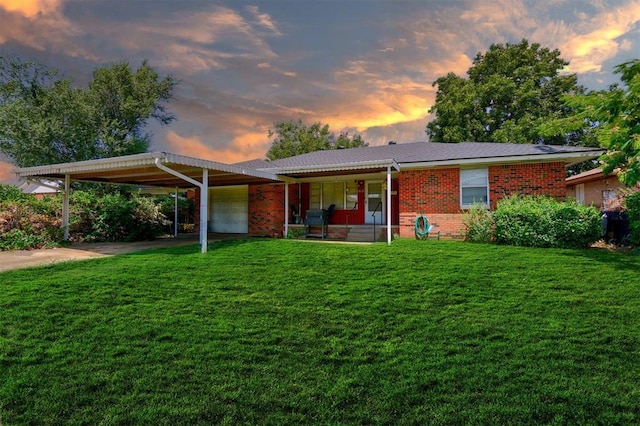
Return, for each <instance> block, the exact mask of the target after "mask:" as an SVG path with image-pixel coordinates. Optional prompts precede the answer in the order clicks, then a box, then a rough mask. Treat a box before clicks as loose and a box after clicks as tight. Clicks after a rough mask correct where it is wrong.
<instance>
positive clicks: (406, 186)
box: [209, 142, 602, 239]
mask: <svg viewBox="0 0 640 426" xmlns="http://www.w3.org/2000/svg"><path fill="white" fill-rule="evenodd" d="M601 154H602V151H601V150H599V149H593V148H582V147H564V146H548V145H515V144H497V143H458V144H445V143H428V142H417V143H406V144H389V145H385V146H376V147H365V148H353V149H343V150H331V151H318V152H313V153H309V154H304V155H300V156H296V157H290V158H285V159H281V160H275V161H271V162H269V161H263V160H254V161H250V162H244V163H238V164H235V166H242V167H251V168H255V169H256V170H259V171H262V172H269V173H273V174H275V175H277V176H279V177H280V178H281V179H282V180H284V181H285V182H288V184H287V185H286V189H285V185H283V184H282V183H268V184H250V185H241V186H237V187H235V188H228V189H227V190H228V191H230V192H231V193H232V192H234V191H236V194H235V195H232V194H231V193H230V194H228V196H226V197H225V196H224V195H223V194H217V195H218V196H217V197H216V194H215V193H214V194H213V195H212V196H211V199H212V201H211V203H212V204H211V208H210V211H211V214H210V217H209V219H210V221H209V231H212V232H245V233H248V234H252V235H269V236H271V235H281V234H282V232H283V228H286V229H291V228H294V229H295V228H297V227H301V226H302V225H300V224H299V222H301V221H304V217H305V214H306V212H307V211H308V210H314V209H328V208H329V206H331V205H333V206H335V211H334V213H333V215H332V216H331V217H330V225H329V236H332V237H336V238H349V234H350V233H351V232H353V231H354V230H355V229H357V228H358V227H372V226H376V225H377V227H378V228H377V229H378V231H379V232H380V235H379V236H378V237H377V238H378V239H384V233H385V231H389V230H390V232H392V233H393V234H398V235H400V237H413V236H414V221H415V218H416V216H418V215H426V216H427V217H428V218H429V220H430V221H431V223H432V224H433V225H434V231H438V232H440V234H441V236H443V237H445V238H447V237H448V238H459V237H460V236H461V228H462V216H463V212H464V209H465V208H467V207H469V206H470V205H471V204H473V203H478V202H480V203H484V204H485V205H486V206H487V207H488V208H491V209H493V208H495V206H496V204H497V203H498V201H499V200H500V199H501V198H503V197H505V196H507V195H510V194H516V193H518V194H529V195H538V194H539V195H542V194H544V195H548V196H551V197H554V198H558V199H563V198H565V197H566V184H565V176H566V174H565V168H566V166H567V165H568V164H572V163H576V162H580V161H584V160H587V159H591V158H596V157H598V156H599V155H601ZM212 191H215V189H213V190H212ZM233 203H236V204H237V205H238V207H237V208H235V209H234V208H232V207H231V204H233ZM285 205H288V206H289V208H284V207H283V206H285ZM221 209H223V210H224V209H226V210H227V213H220V211H221ZM234 211H236V212H242V213H240V214H239V215H237V216H236V217H235V219H236V220H237V222H238V223H237V225H238V226H237V227H233V226H231V227H230V226H228V224H229V223H230V222H233V221H234V219H233V217H232V216H233V214H234V213H233V212H234ZM245 212H246V213H245ZM221 214H222V216H228V217H225V219H221V217H220V215H221ZM388 223H390V224H391V227H390V228H387V226H386V225H387V224H388ZM378 231H377V232H378Z"/></svg>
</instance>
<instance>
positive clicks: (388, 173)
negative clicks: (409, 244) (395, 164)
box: [387, 166, 391, 245]
mask: <svg viewBox="0 0 640 426" xmlns="http://www.w3.org/2000/svg"><path fill="white" fill-rule="evenodd" d="M387 244H388V245H391V166H387Z"/></svg>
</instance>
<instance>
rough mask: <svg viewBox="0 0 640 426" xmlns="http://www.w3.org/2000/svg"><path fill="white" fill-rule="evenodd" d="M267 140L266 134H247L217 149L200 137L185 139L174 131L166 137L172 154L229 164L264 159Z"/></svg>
mask: <svg viewBox="0 0 640 426" xmlns="http://www.w3.org/2000/svg"><path fill="white" fill-rule="evenodd" d="M265 140H266V137H265V133H264V132H263V133H255V132H247V133H243V134H240V135H238V136H236V137H235V138H233V140H232V141H231V142H230V143H229V144H228V145H227V146H225V147H223V148H215V147H211V146H208V145H207V144H206V143H205V142H203V141H202V140H201V139H200V138H198V137H194V136H191V137H183V136H180V135H178V134H177V133H176V132H174V131H169V132H167V137H166V142H167V144H168V145H169V150H170V151H171V152H175V153H176V154H182V155H188V156H190V157H197V158H204V159H207V160H212V161H217V162H220V163H228V164H231V163H238V162H240V161H246V160H253V159H256V158H264V156H265V153H266V149H265V144H266V142H265Z"/></svg>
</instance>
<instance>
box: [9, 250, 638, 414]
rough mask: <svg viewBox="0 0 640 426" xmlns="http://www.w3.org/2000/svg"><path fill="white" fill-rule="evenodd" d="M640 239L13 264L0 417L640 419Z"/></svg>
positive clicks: (154, 254) (164, 253)
mask: <svg viewBox="0 0 640 426" xmlns="http://www.w3.org/2000/svg"><path fill="white" fill-rule="evenodd" d="M639 271H640V258H639V257H638V256H637V255H630V254H620V253H618V254H616V253H609V252H604V251H599V250H540V249H527V248H517V247H504V246H493V245H480V244H470V243H460V242H448V241H408V240H400V241H396V242H394V243H393V245H392V246H390V247H388V246H387V245H385V244H375V245H342V244H319V243H309V242H304V241H295V240H262V239H255V240H246V241H226V242H216V243H214V244H211V245H210V251H209V253H208V254H206V255H202V254H200V253H199V247H197V246H191V247H183V248H175V249H165V250H158V251H151V252H145V253H138V254H131V255H123V256H118V257H114V258H106V259H100V260H93V261H86V262H74V263H67V264H59V265H53V266H48V267H44V268H38V269H28V270H19V271H12V272H7V273H3V274H0V424H2V425H22V424H34V425H35V424H38V425H46V424H51V425H60V424H78V425H79V424H82V425H86V424H91V425H99V424H104V425H110V424H166V425H178V424H187V425H189V424H296V425H297V424H393V425H396V424H400V425H401V424H446V425H450V424H630V423H632V424H633V423H635V424H640V272H639Z"/></svg>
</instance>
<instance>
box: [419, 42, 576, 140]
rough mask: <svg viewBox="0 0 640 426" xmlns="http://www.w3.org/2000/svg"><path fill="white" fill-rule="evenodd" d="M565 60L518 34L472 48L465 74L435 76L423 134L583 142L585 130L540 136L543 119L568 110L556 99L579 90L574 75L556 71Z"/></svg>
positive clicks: (446, 137) (443, 137)
mask: <svg viewBox="0 0 640 426" xmlns="http://www.w3.org/2000/svg"><path fill="white" fill-rule="evenodd" d="M566 65H568V62H566V61H565V60H563V59H562V58H560V51H558V50H557V49H556V50H549V49H548V48H541V47H540V45H539V44H536V43H532V44H531V45H529V42H528V41H527V40H526V39H523V40H522V41H521V42H520V43H518V44H509V43H506V44H504V45H502V44H493V45H491V47H490V48H489V50H488V51H487V52H486V53H484V54H482V53H478V54H477V55H476V57H475V59H474V60H473V65H472V66H471V68H469V70H468V71H467V74H468V78H463V77H459V76H457V75H456V74H454V73H449V74H447V75H446V76H444V77H440V78H438V79H437V80H436V81H435V82H434V83H433V85H434V86H437V87H438V90H437V93H436V100H435V104H434V105H433V106H432V107H431V109H430V110H429V112H430V113H433V114H435V119H434V120H433V121H431V122H430V123H428V125H427V129H426V131H427V134H428V135H429V138H430V140H431V141H433V142H469V141H475V142H505V143H546V144H568V143H569V144H583V143H584V142H585V141H586V140H588V134H580V133H575V134H572V135H566V134H564V133H561V132H559V133H556V134H552V135H549V134H545V135H543V134H542V133H541V132H540V130H539V128H540V126H541V125H542V124H543V123H544V122H545V121H547V120H549V119H552V118H556V117H558V118H559V117H566V116H567V115H569V114H570V113H571V109H570V108H568V107H567V106H566V105H565V104H564V102H563V101H562V95H563V94H567V93H584V88H582V87H581V86H578V84H577V77H576V75H575V74H572V75H562V76H561V75H559V72H560V71H561V70H562V69H563V68H564V67H565V66H566Z"/></svg>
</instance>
